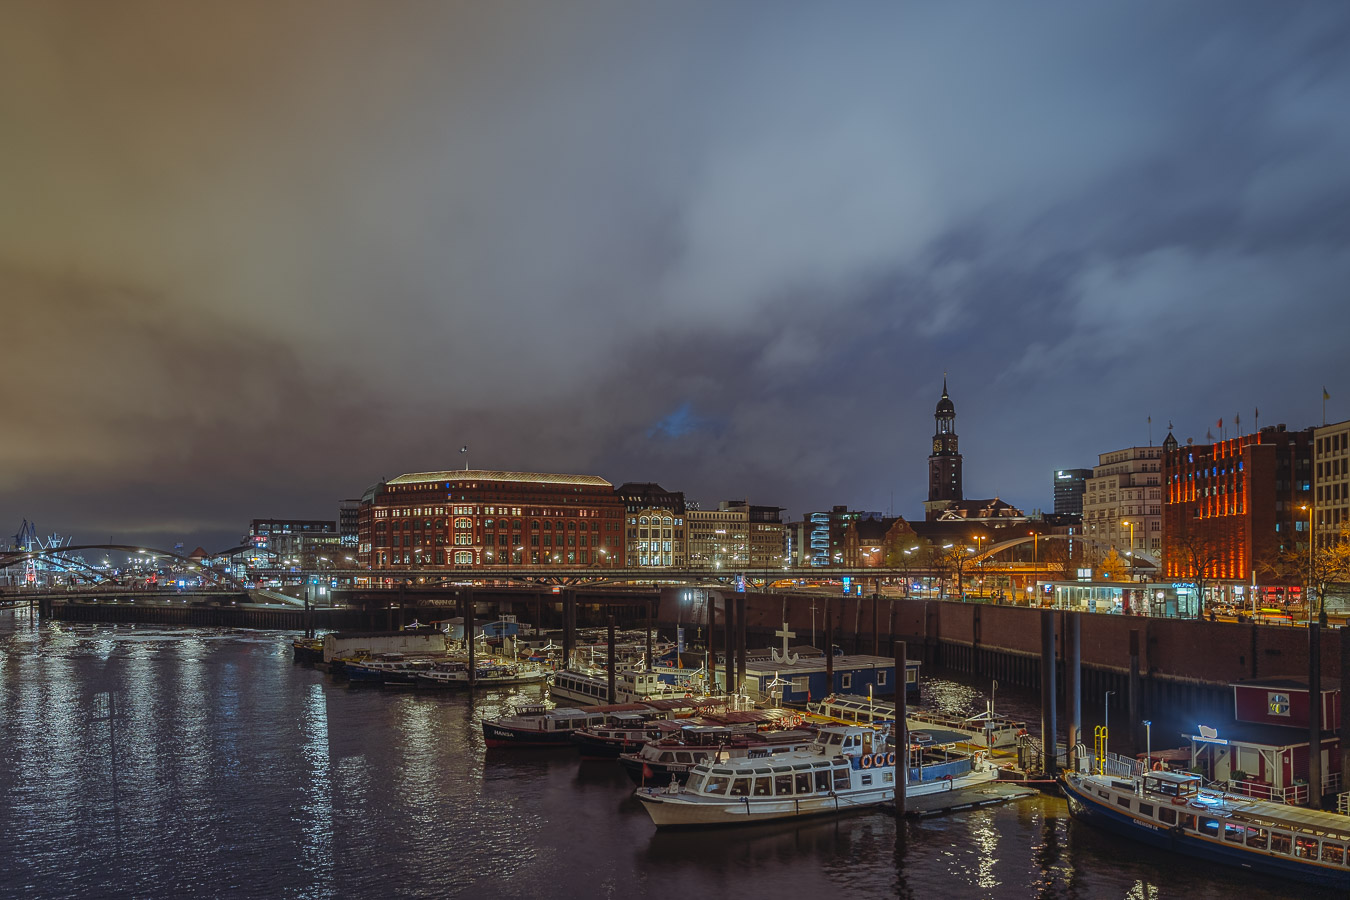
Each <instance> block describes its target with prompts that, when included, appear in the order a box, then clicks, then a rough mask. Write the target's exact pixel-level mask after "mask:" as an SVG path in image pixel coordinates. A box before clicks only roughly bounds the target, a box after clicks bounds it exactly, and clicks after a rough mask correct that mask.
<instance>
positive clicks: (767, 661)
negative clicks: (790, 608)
mask: <svg viewBox="0 0 1350 900" xmlns="http://www.w3.org/2000/svg"><path fill="white" fill-rule="evenodd" d="M794 656H795V654H794V655H789V656H788V658H787V659H786V660H784V659H781V658H779V659H775V658H774V657H773V656H771V655H769V656H763V655H757V656H756V657H748V658H747V659H746V662H745V690H746V691H747V692H748V693H749V694H751V695H756V694H757V695H759V696H761V697H768V696H770V691H771V687H770V686H771V685H772V684H774V683H775V682H777V683H778V684H779V686H781V689H782V695H781V699H782V702H783V703H785V704H796V705H801V704H804V703H807V702H808V701H811V700H820V699H821V698H822V697H826V696H829V695H830V694H857V695H859V696H864V697H865V696H867V692H868V689H869V688H870V689H871V691H872V696H874V697H876V698H877V699H882V698H886V697H894V696H895V660H894V659H891V658H889V657H885V656H871V655H869V654H861V653H860V654H854V655H851V656H846V655H837V656H835V657H834V681H833V682H831V681H830V679H829V677H828V673H827V671H826V669H827V661H826V659H825V657H824V656H823V655H822V656H796V657H795V658H794ZM919 666H920V662H919V660H917V659H910V660H906V661H905V682H906V688H907V691H906V693H907V694H910V695H914V694H917V693H918V690H919ZM725 674H726V666H725V661H723V662H722V663H720V664H719V665H718V670H717V677H718V683H719V684H721V683H722V679H723V678H724V677H725Z"/></svg>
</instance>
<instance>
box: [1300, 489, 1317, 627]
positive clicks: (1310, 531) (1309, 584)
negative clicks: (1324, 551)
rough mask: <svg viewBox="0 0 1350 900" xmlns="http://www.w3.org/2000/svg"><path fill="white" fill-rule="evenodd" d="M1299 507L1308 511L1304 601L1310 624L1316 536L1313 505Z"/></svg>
mask: <svg viewBox="0 0 1350 900" xmlns="http://www.w3.org/2000/svg"><path fill="white" fill-rule="evenodd" d="M1299 509H1306V510H1307V511H1308V577H1307V578H1306V579H1304V592H1305V593H1306V594H1307V595H1308V597H1307V600H1305V601H1304V602H1306V603H1307V604H1308V624H1309V625H1311V624H1312V602H1313V601H1312V596H1313V587H1312V581H1313V553H1314V551H1315V550H1316V544H1315V543H1314V541H1316V540H1317V538H1316V536H1315V534H1314V533H1313V506H1312V504H1311V503H1309V504H1306V505H1304V506H1300V507H1299Z"/></svg>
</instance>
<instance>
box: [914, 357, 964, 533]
mask: <svg viewBox="0 0 1350 900" xmlns="http://www.w3.org/2000/svg"><path fill="white" fill-rule="evenodd" d="M933 418H934V419H936V420H937V431H936V432H935V433H934V434H933V453H932V455H931V456H929V457H928V502H927V503H925V504H924V505H923V508H924V513H925V515H926V517H927V518H928V519H933V518H935V517H936V516H937V514H938V513H939V512H941V511H942V510H944V509H946V508H947V507H948V506H950V505H951V504H952V503H953V502H955V501H958V500H964V499H965V497H964V495H963V494H962V492H961V453H960V452H959V451H958V450H957V447H956V407H955V406H954V405H953V404H952V400H951V398H950V397H948V396H947V378H946V376H943V378H942V399H940V400H938V404H937V410H936V411H935V412H934V413H933Z"/></svg>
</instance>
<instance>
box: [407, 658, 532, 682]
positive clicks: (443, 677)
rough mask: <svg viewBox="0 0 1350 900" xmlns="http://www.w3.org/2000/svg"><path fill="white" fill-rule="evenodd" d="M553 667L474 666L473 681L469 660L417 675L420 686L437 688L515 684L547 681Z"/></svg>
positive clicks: (437, 667)
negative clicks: (471, 679) (470, 676)
mask: <svg viewBox="0 0 1350 900" xmlns="http://www.w3.org/2000/svg"><path fill="white" fill-rule="evenodd" d="M549 674H550V673H549V670H547V669H545V668H543V667H542V666H535V665H515V664H505V665H503V664H489V665H483V666H477V665H476V666H475V667H474V679H473V683H472V684H470V683H469V666H468V664H467V663H461V664H459V665H452V666H435V667H432V668H430V669H427V670H424V671H420V672H418V673H417V675H416V683H417V686H418V687H436V688H468V687H478V688H489V687H502V686H506V685H513V684H539V683H540V682H543V681H547V680H548V677H549Z"/></svg>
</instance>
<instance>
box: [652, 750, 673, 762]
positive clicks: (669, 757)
mask: <svg viewBox="0 0 1350 900" xmlns="http://www.w3.org/2000/svg"><path fill="white" fill-rule="evenodd" d="M674 758H675V754H673V753H671V752H670V751H669V750H667V751H665V752H664V753H662V754H661V755H660V756H658V757H657V758H656V761H657V762H670V761H671V760H672V759H674Z"/></svg>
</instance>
